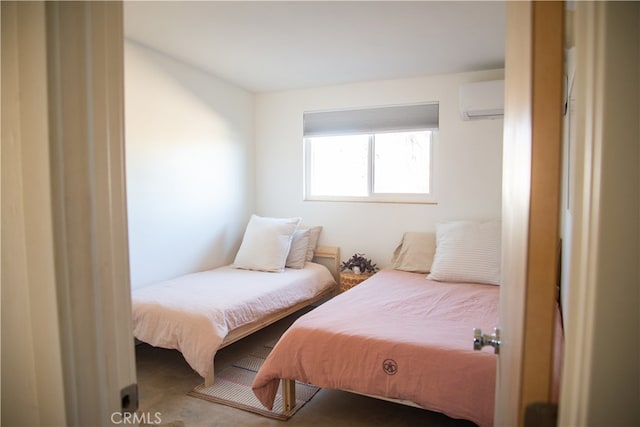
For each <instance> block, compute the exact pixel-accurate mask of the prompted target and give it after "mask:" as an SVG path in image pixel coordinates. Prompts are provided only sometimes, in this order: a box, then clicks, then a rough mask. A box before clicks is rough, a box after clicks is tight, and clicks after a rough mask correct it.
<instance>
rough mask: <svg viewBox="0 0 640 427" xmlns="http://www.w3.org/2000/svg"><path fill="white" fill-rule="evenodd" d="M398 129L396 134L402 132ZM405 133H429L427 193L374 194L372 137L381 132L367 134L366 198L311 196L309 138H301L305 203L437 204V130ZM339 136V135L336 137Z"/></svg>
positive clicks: (430, 129)
mask: <svg viewBox="0 0 640 427" xmlns="http://www.w3.org/2000/svg"><path fill="white" fill-rule="evenodd" d="M403 131H404V130H402V129H398V130H396V132H403ZM407 131H430V132H431V144H430V147H429V148H430V154H429V193H419V194H416V193H374V192H373V188H374V176H375V159H374V149H373V148H374V147H373V144H374V141H373V140H374V135H375V134H381V133H383V132H373V133H367V134H368V135H370V137H369V151H368V153H369V165H368V176H367V193H368V195H366V196H328V195H315V196H314V195H311V178H310V172H311V154H310V153H311V149H310V144H311V141H310V139H311V138H303V141H304V148H303V152H304V153H303V156H304V163H303V164H304V174H303V176H304V185H303V187H304V188H303V191H304V193H303V194H304V198H303V200H305V201H325V202H370V203H417V204H437V203H438V202H437V199H436V182H435V176H436V173H435V172H436V165H437V162H436V161H435V159H436V158H437V151H438V150H437V147H438V139H439V130H438V129H437V128H424V129H410V130H407ZM336 136H339V135H336Z"/></svg>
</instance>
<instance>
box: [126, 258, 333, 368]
mask: <svg viewBox="0 0 640 427" xmlns="http://www.w3.org/2000/svg"><path fill="white" fill-rule="evenodd" d="M331 286H335V281H334V279H333V277H332V276H331V273H330V272H329V270H328V269H327V268H326V267H325V266H323V265H320V264H315V263H311V262H308V263H306V265H305V268H303V269H289V268H287V269H285V271H284V272H282V273H265V272H259V271H250V270H239V269H234V268H231V267H230V266H225V267H220V268H217V269H214V270H209V271H204V272H200V273H193V274H188V275H186V276H182V277H178V278H176V279H172V280H167V281H164V282H159V283H157V284H154V285H151V286H146V287H144V288H140V289H136V290H134V291H133V294H132V303H133V333H134V335H135V337H136V338H138V339H139V340H141V341H144V342H146V343H148V344H151V345H153V346H156V347H163V348H169V349H177V350H179V351H180V352H181V353H182V354H183V356H184V358H185V360H186V361H187V362H188V363H189V365H190V366H191V367H192V368H193V369H194V370H195V371H196V372H198V374H200V375H201V376H203V377H206V375H207V374H208V373H209V370H210V369H211V368H212V366H213V357H214V356H215V354H216V351H217V350H218V348H219V347H220V344H221V343H222V341H223V340H224V338H225V336H226V335H227V333H228V332H229V331H231V330H233V329H236V328H238V327H241V326H243V325H246V324H247V323H250V322H253V321H255V320H258V319H261V318H263V317H265V316H268V315H270V314H273V313H275V312H278V311H280V310H283V309H285V308H287V307H291V306H293V305H295V304H297V303H299V302H302V301H304V300H307V299H310V298H313V297H314V296H316V295H318V294H320V293H322V292H323V291H324V290H326V289H328V288H329V287H331Z"/></svg>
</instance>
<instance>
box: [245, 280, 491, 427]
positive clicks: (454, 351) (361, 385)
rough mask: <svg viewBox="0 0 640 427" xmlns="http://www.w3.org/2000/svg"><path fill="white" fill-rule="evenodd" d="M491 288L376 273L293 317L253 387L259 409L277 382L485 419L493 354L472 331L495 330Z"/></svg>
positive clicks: (268, 400) (481, 421)
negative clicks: (477, 345)
mask: <svg viewBox="0 0 640 427" xmlns="http://www.w3.org/2000/svg"><path fill="white" fill-rule="evenodd" d="M498 297H499V288H498V287H497V286H491V285H477V284H452V283H440V282H434V281H430V280H427V279H426V278H425V275H424V274H416V273H406V272H401V271H396V270H383V271H381V272H379V273H377V274H376V275H374V276H373V277H371V278H370V279H369V280H367V281H365V282H363V283H361V284H360V285H358V286H356V287H355V288H353V289H351V290H350V291H348V292H345V293H343V294H340V295H338V296H337V297H335V298H333V299H332V300H331V301H329V302H327V303H325V304H323V305H322V306H320V307H318V308H317V309H315V310H313V311H312V312H310V313H307V314H306V315H304V316H302V317H301V318H300V319H298V320H297V321H296V322H295V323H294V324H293V325H292V327H291V328H290V329H289V330H288V331H287V332H286V333H285V334H284V335H283V336H282V338H281V339H280V341H279V342H278V343H277V345H276V346H275V348H274V349H273V351H272V352H271V354H270V356H269V357H268V358H267V360H266V361H265V363H264V364H263V366H262V368H261V369H260V371H259V372H258V375H257V376H256V378H255V381H254V383H253V390H254V393H255V395H256V396H257V397H258V399H260V401H261V402H262V403H263V404H264V405H265V406H266V407H268V408H271V407H272V405H273V400H274V398H275V394H276V391H277V388H278V384H279V380H280V379H281V378H288V379H297V380H299V381H303V382H307V383H312V384H314V385H316V386H319V387H324V388H334V389H344V390H351V391H355V392H358V393H364V394H371V395H376V396H382V397H389V398H394V399H402V400H409V401H412V402H414V403H417V404H418V405H420V406H421V407H423V408H426V409H430V410H434V411H438V412H442V413H444V414H446V415H448V416H450V417H453V418H462V419H467V420H471V421H473V422H475V423H477V424H478V425H480V426H489V425H491V424H492V423H493V410H494V389H495V372H496V356H495V355H494V354H493V348H485V349H483V351H473V328H474V327H477V328H482V329H483V331H492V330H493V328H494V327H495V326H496V325H497V324H498Z"/></svg>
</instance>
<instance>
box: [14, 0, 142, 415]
mask: <svg viewBox="0 0 640 427" xmlns="http://www.w3.org/2000/svg"><path fill="white" fill-rule="evenodd" d="M123 37H124V33H123V28H122V3H120V2H2V58H3V61H2V74H3V75H2V122H3V128H2V154H3V157H2V162H3V164H2V169H3V170H2V172H3V179H4V178H7V177H8V178H9V180H8V181H4V180H3V203H2V214H3V215H2V226H3V234H2V246H3V249H5V250H6V252H5V251H3V257H2V266H3V274H2V279H3V287H2V297H3V298H2V321H3V329H2V363H3V366H2V368H3V369H2V387H3V389H2V416H3V422H6V423H7V424H12V425H42V424H56V425H108V424H110V423H112V422H113V423H116V424H118V423H121V422H122V418H121V415H120V411H121V410H122V409H123V407H125V409H127V408H128V409H129V410H131V409H133V408H134V406H135V403H136V402H135V400H136V397H135V393H133V392H128V394H127V393H125V394H124V395H123V394H121V390H123V389H125V390H126V388H127V386H129V385H131V384H135V381H136V375H135V360H134V351H133V347H134V343H133V334H132V330H131V328H132V326H131V305H130V298H131V296H130V287H129V265H128V263H129V261H128V249H127V228H126V227H127V221H126V207H125V200H126V198H125V194H124V189H125V186H124V141H123V137H124V132H123V118H124V114H123V108H124V102H123V90H124V84H123V73H124V66H123V49H124V40H123ZM6 166H8V167H7V168H6V169H5V167H6ZM6 189H8V190H9V191H8V192H6V193H5V191H4V190H6ZM5 197H6V198H5ZM5 227H6V228H5ZM5 230H9V233H6V234H5ZM7 249H8V250H7ZM5 267H7V268H6V270H5ZM5 280H6V282H5ZM5 368H7V369H5ZM13 385H15V387H12V386H13Z"/></svg>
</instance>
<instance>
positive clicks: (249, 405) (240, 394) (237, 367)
mask: <svg viewBox="0 0 640 427" xmlns="http://www.w3.org/2000/svg"><path fill="white" fill-rule="evenodd" d="M273 345H274V343H269V344H266V345H264V346H261V347H258V348H256V349H254V351H252V352H251V353H250V354H249V355H248V356H246V357H244V358H242V359H240V360H238V361H237V362H234V363H233V364H232V365H231V366H229V367H227V368H224V369H223V370H222V371H220V372H218V373H216V376H215V381H214V384H213V385H212V386H210V387H205V386H204V384H201V385H199V386H197V387H196V388H194V389H193V390H191V391H190V392H189V393H187V394H188V395H189V396H193V397H198V398H200V399H204V400H208V401H209V402H214V403H221V404H223V405H227V406H232V407H234V408H238V409H242V410H245V411H249V412H253V413H255V414H259V415H263V416H265V417H269V418H275V419H277V420H283V421H286V420H288V419H289V418H291V417H292V416H293V415H294V414H295V413H296V412H298V410H299V409H300V408H302V407H303V406H304V404H305V403H307V402H308V401H309V400H311V398H312V397H313V396H314V395H315V394H316V393H317V392H318V390H319V388H318V387H315V386H312V385H310V384H304V383H300V382H297V381H296V406H295V407H294V408H293V409H292V410H290V411H287V412H285V411H284V409H283V405H282V392H281V388H282V384H281V385H280V387H279V388H278V394H277V395H276V399H275V401H274V404H273V409H272V410H268V409H267V408H265V407H264V406H263V405H262V403H260V401H259V400H258V398H257V397H256V396H255V395H254V394H253V390H252V389H251V384H252V383H253V379H254V378H255V376H256V373H257V372H258V370H259V369H260V367H261V366H262V364H263V363H264V361H265V359H266V358H267V356H268V355H269V353H270V352H271V350H272V349H273Z"/></svg>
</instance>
